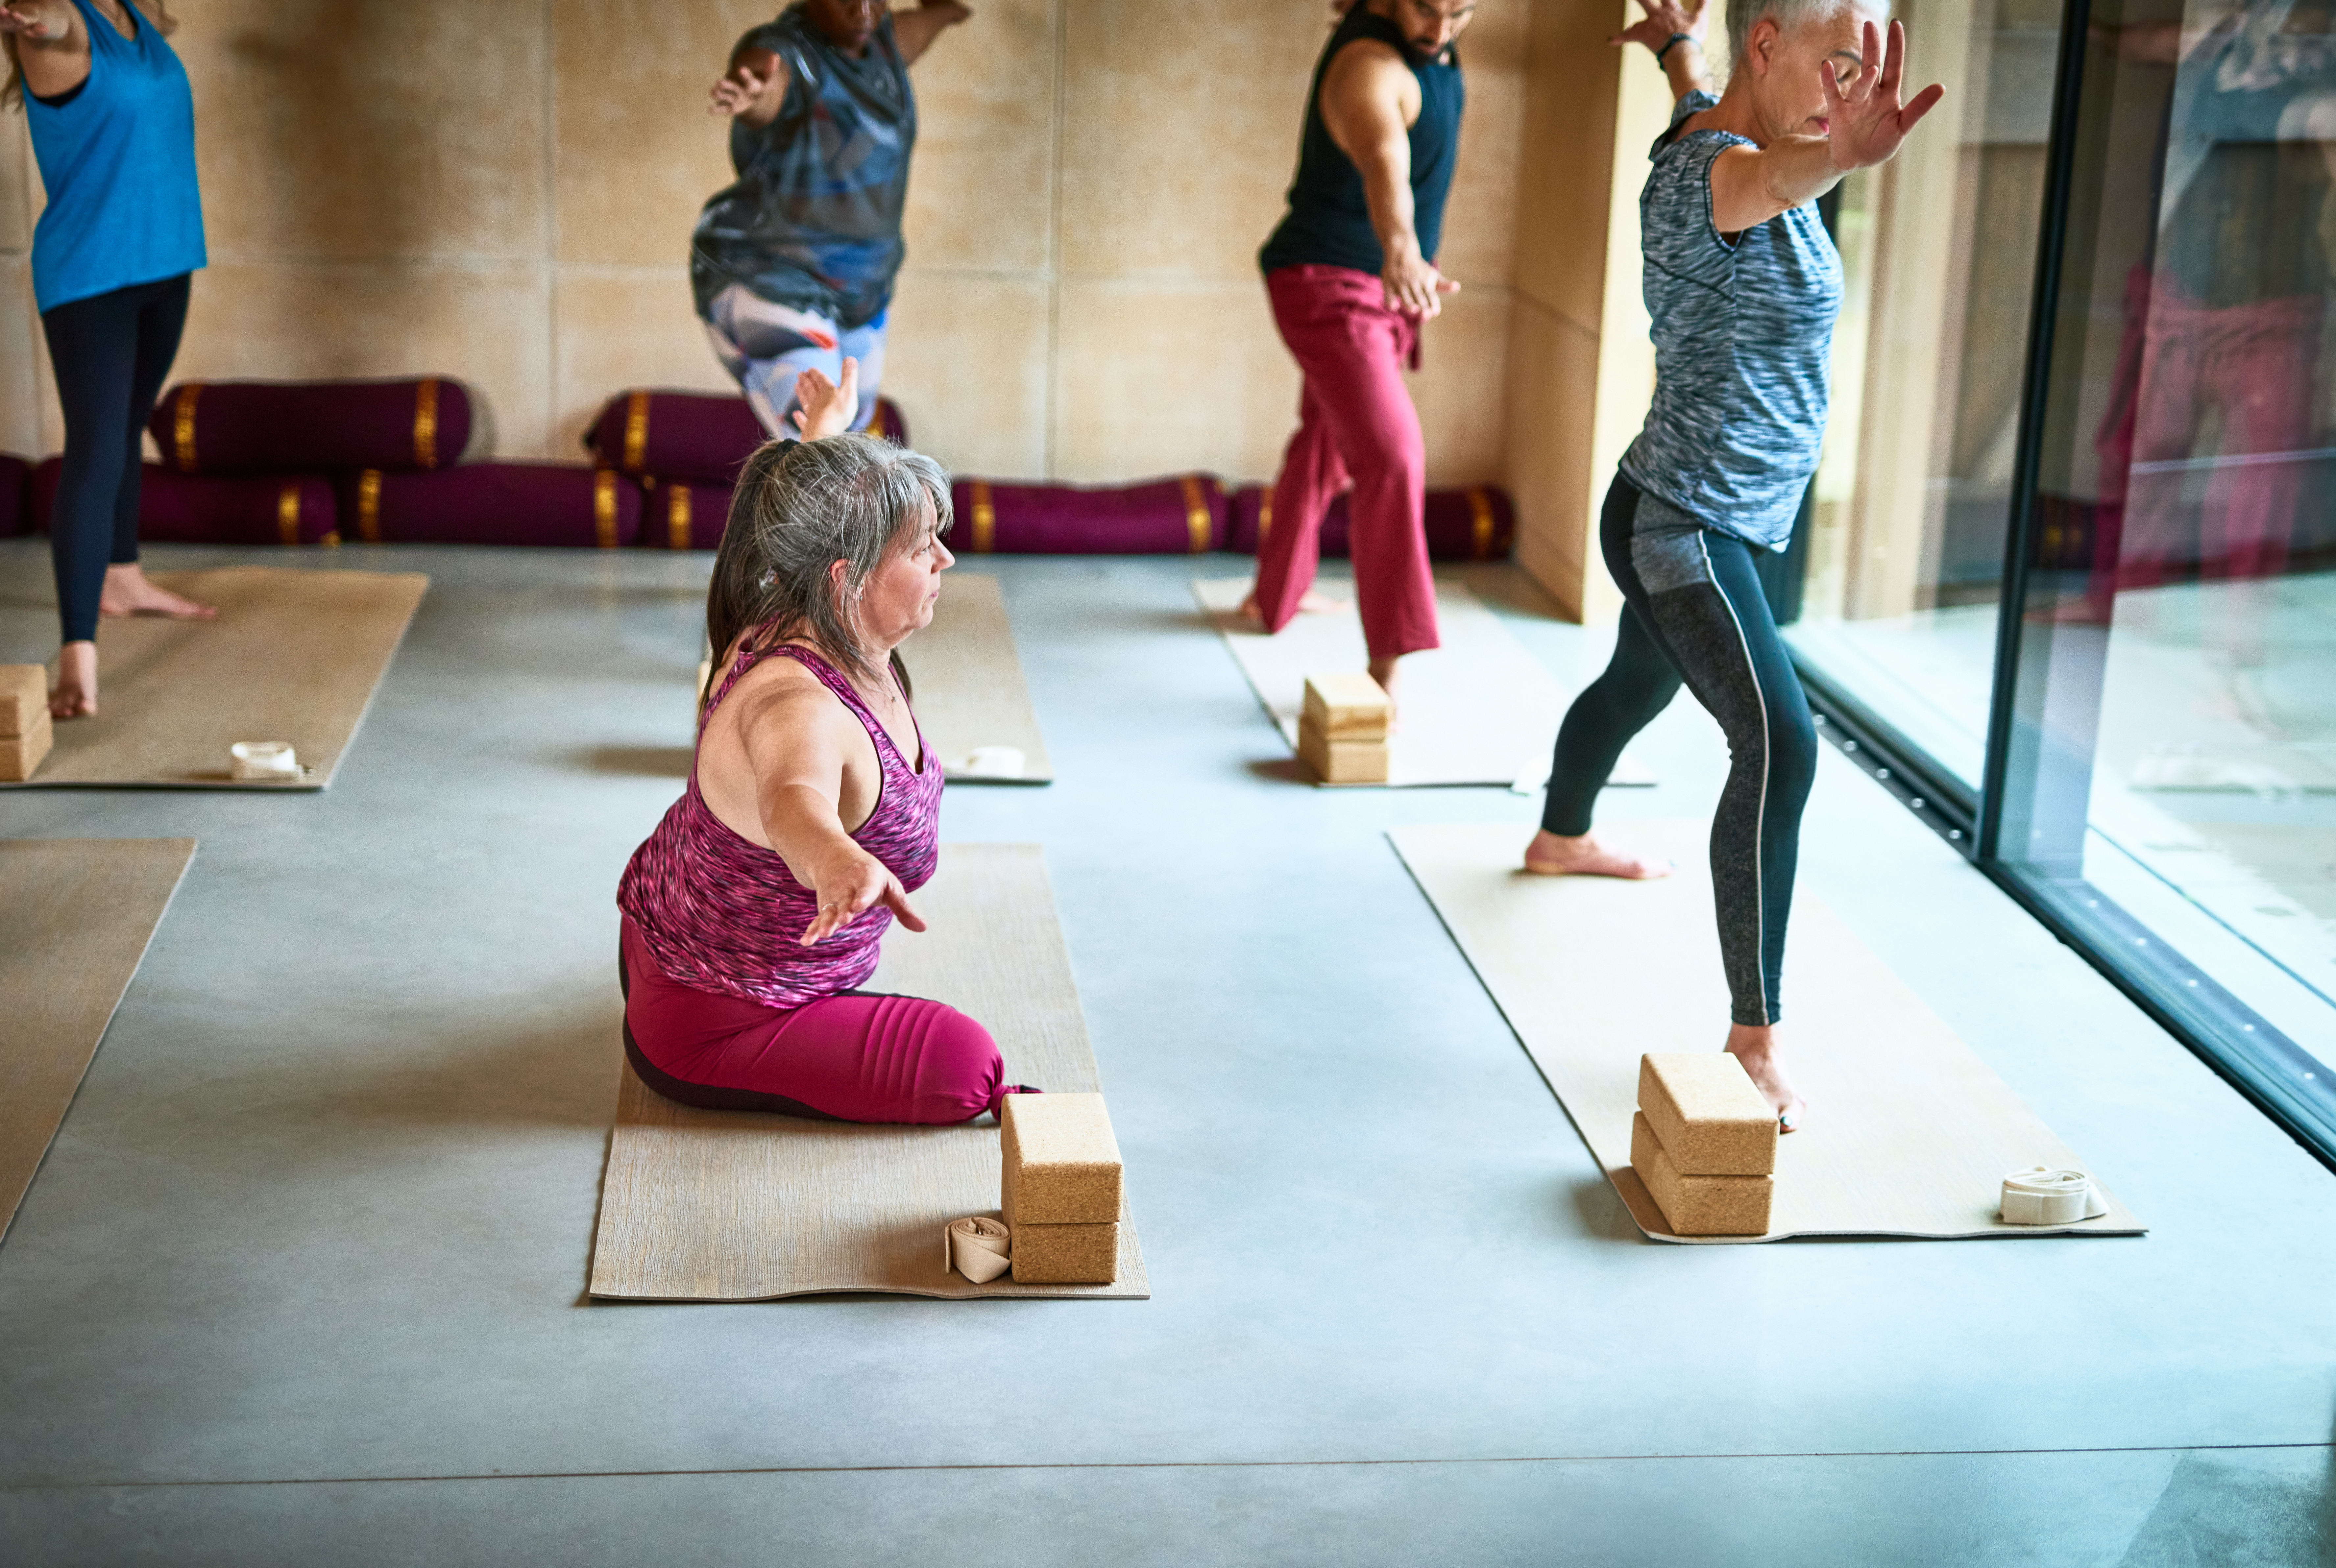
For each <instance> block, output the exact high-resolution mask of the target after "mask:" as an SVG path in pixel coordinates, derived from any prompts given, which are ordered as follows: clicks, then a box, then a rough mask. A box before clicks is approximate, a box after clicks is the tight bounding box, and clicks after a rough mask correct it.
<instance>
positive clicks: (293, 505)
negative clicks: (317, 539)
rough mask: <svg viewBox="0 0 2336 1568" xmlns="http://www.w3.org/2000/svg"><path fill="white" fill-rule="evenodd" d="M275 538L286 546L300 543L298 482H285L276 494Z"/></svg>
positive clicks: (295, 480)
mask: <svg viewBox="0 0 2336 1568" xmlns="http://www.w3.org/2000/svg"><path fill="white" fill-rule="evenodd" d="M276 537H277V539H279V540H282V541H284V542H285V543H286V544H297V543H299V542H300V482H299V481H298V480H297V479H294V480H287V481H285V482H284V485H283V487H282V488H281V489H279V490H278V491H277V492H276Z"/></svg>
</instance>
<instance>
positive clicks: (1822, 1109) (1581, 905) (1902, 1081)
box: [1387, 822, 2145, 1242]
mask: <svg viewBox="0 0 2336 1568" xmlns="http://www.w3.org/2000/svg"><path fill="white" fill-rule="evenodd" d="M1532 834H1533V829H1532V828H1531V826H1530V825H1523V826H1520V825H1514V824H1501V823H1468V824H1465V825H1450V826H1421V827H1400V828H1396V829H1394V830H1393V831H1391V832H1390V833H1388V835H1387V836H1388V837H1389V838H1391V839H1393V840H1394V841H1395V846H1396V850H1397V852H1398V853H1400V854H1401V855H1402V856H1403V859H1404V863H1405V864H1406V865H1407V866H1409V867H1410V868H1411V874H1412V875H1413V877H1414V878H1416V880H1417V881H1418V882H1419V885H1420V888H1421V890H1422V891H1425V892H1426V894H1427V897H1428V901H1430V902H1431V903H1433V904H1434V905H1435V906H1436V913H1437V914H1438V915H1439V916H1441V917H1442V918H1443V920H1444V924H1445V929H1447V930H1450V931H1451V933H1452V936H1453V940H1455V941H1457V942H1458V943H1459V944H1460V950H1461V951H1462V952H1463V953H1465V954H1466V955H1467V959H1468V961H1469V963H1470V964H1471V965H1473V966H1474V967H1475V970H1476V975H1477V978H1478V979H1481V980H1483V981H1484V989H1486V990H1488V991H1490V992H1491V993H1492V995H1493V1000H1494V1002H1495V1003H1496V1004H1497V1005H1498V1006H1499V1008H1500V1009H1501V1011H1502V1012H1503V1013H1504V1015H1506V1017H1507V1018H1508V1020H1509V1025H1510V1027H1512V1028H1514V1029H1515V1030H1516V1032H1517V1037H1518V1038H1519V1039H1520V1040H1522V1041H1523V1043H1524V1047H1525V1049H1526V1051H1527V1052H1529V1053H1530V1054H1531V1055H1532V1057H1533V1062H1534V1064H1535V1065H1536V1066H1539V1067H1540V1068H1541V1073H1542V1076H1543V1077H1544V1078H1546V1079H1547V1080H1548V1081H1549V1086H1550V1087H1551V1088H1552V1089H1553V1090H1555V1091H1556V1093H1557V1097H1558V1098H1559V1099H1560V1100H1561V1101H1562V1102H1563V1103H1564V1105H1565V1109H1566V1113H1567V1114H1568V1115H1571V1116H1572V1118H1573V1125H1575V1127H1576V1128H1578V1129H1579V1130H1580V1131H1581V1133H1582V1139H1583V1141H1584V1142H1586V1143H1587V1144H1589V1145H1590V1149H1591V1153H1592V1154H1596V1155H1597V1156H1598V1163H1599V1164H1601V1165H1602V1166H1603V1167H1604V1168H1605V1171H1606V1174H1607V1177H1608V1179H1609V1180H1611V1182H1612V1183H1614V1188H1615V1191H1616V1192H1618V1193H1621V1198H1622V1202H1623V1203H1625V1204H1627V1205H1628V1206H1629V1208H1630V1217H1631V1218H1632V1219H1633V1220H1636V1221H1637V1222H1638V1224H1639V1228H1640V1230H1641V1231H1643V1232H1646V1233H1647V1234H1648V1235H1649V1236H1650V1237H1653V1238H1654V1239H1655V1240H1657V1241H1664V1242H1684V1241H1695V1242H1759V1241H1771V1242H1773V1241H1778V1240H1781V1239H1783V1238H1785V1237H1788V1236H1916V1237H1929V1238H1933V1239H1945V1238H1950V1237H1961V1236H2039V1235H2059V1234H2080V1233H2081V1234H2094V1235H2127V1236H2131V1235H2140V1234H2142V1233H2143V1232H2144V1230H2145V1227H2144V1226H2143V1225H2142V1223H2141V1222H2140V1221H2138V1220H2136V1218H2135V1217H2134V1216H2133V1214H2132V1213H2130V1212H2129V1211H2128V1210H2127V1208H2126V1207H2125V1205H2123V1204H2122V1203H2118V1202H2117V1199H2116V1198H2115V1197H2114V1196H2112V1195H2111V1194H2110V1193H2108V1191H2107V1188H2105V1187H2104V1188H2101V1189H2100V1193H2101V1196H2102V1198H2103V1200H2104V1201H2105V1202H2106V1203H2107V1206H2108V1213H2106V1214H2104V1215H2102V1216H2101V1217H2100V1218H2098V1219H2095V1220H2088V1221H2083V1222H2078V1223H2076V1224H2072V1225H2065V1226H2059V1227H2047V1226H2039V1225H2007V1224H2005V1223H2003V1222H2001V1221H2000V1219H1998V1218H1997V1216H1996V1205H1997V1203H1998V1201H1999V1198H2000V1192H2001V1184H2002V1181H2003V1178H2004V1176H2005V1175H2007V1174H2010V1173H2011V1172H2013V1171H2017V1170H2024V1169H2026V1168H2028V1167H2029V1166H2032V1165H2048V1166H2051V1167H2054V1168H2056V1169H2057V1168H2062V1167H2068V1166H2078V1167H2081V1166H2082V1165H2083V1162H2082V1161H2080V1160H2078V1158H2077V1156H2076V1154H2074V1153H2073V1152H2072V1151H2071V1150H2070V1149H2069V1148H2068V1145H2067V1144H2063V1143H2062V1142H2061V1141H2060V1140H2059V1138H2057V1137H2055V1136H2054V1135H2053V1134H2052V1129H2051V1128H2049V1127H2048V1126H2046V1125H2044V1124H2043V1123H2042V1122H2041V1121H2039V1119H2038V1118H2037V1116H2036V1114H2035V1113H2034V1112H2033V1111H2030V1110H2029V1108H2028V1107H2027V1105H2024V1104H2022V1103H2021V1102H2020V1097H2019V1096H2017V1095H2015V1094H2013V1093H2012V1092H2011V1090H2010V1087H2009V1086H2007V1085H2006V1084H2005V1083H2004V1081H2003V1080H2002V1079H2001V1078H2000V1077H1998V1076H1996V1075H1995V1071H1994V1069H1993V1068H1991V1067H1990V1066H1988V1065H1987V1064H1986V1063H1985V1062H1983V1061H1981V1060H1980V1058H1979V1057H1978V1056H1977V1055H1976V1054H1974V1053H1973V1052H1972V1050H1971V1047H1968V1046H1966V1045H1964V1044H1963V1042H1962V1040H1961V1038H1960V1037H1958V1036H1957V1035H1956V1034H1955V1032H1954V1031H1953V1030H1952V1029H1951V1028H1949V1027H1947V1025H1946V1023H1945V1021H1944V1020H1943V1019H1942V1018H1940V1017H1939V1016H1938V1015H1937V1014H1936V1013H1934V1012H1932V1010H1931V1008H1930V1007H1929V1006H1928V1004H1926V1003H1925V1002H1924V1001H1923V1000H1922V998H1920V997H1919V996H1916V995H1915V994H1914V992H1913V990H1912V989H1910V988H1909V987H1908V986H1907V985H1906V983H1905V982H1904V981H1903V980H1901V979H1899V978H1898V977H1897V976H1896V975H1895V974H1893V972H1892V971H1891V969H1890V968H1889V966H1888V965H1886V964H1884V963H1883V961H1882V960H1881V959H1879V958H1877V957H1876V956H1875V955H1874V950H1872V949H1871V948H1868V947H1867V946H1866V945H1865V944H1864V942H1863V941H1860V940H1858V938H1857V934H1856V933H1855V932H1854V931H1853V930H1850V928H1849V927H1848V925H1847V924H1846V923H1844V921H1843V920H1842V919H1841V917H1840V916H1838V915H1836V914H1835V913H1834V912H1833V911H1831V910H1829V909H1827V908H1826V907H1825V905H1824V903H1822V902H1821V901H1818V900H1817V899H1815V898H1814V897H1812V896H1810V895H1809V894H1808V893H1807V892H1806V891H1803V892H1800V893H1798V894H1796V897H1795V898H1794V901H1793V923H1792V930H1791V933H1790V936H1789V938H1788V940H1787V946H1786V984H1787V986H1788V988H1789V989H1788V991H1787V993H1786V1007H1787V1011H1786V1025H1785V1027H1786V1035H1785V1039H1786V1048H1787V1049H1788V1050H1789V1051H1790V1052H1791V1057H1790V1058H1789V1059H1790V1061H1791V1063H1792V1067H1793V1074H1794V1078H1795V1082H1796V1084H1797V1085H1798V1086H1799V1088H1800V1091H1801V1093H1802V1094H1804V1095H1806V1096H1808V1099H1809V1120H1808V1124H1807V1125H1806V1126H1805V1127H1804V1128H1803V1129H1802V1130H1801V1131H1799V1132H1796V1133H1794V1134H1793V1135H1790V1136H1789V1137H1786V1138H1784V1139H1781V1140H1780V1141H1779V1144H1778V1152H1777V1164H1776V1202H1775V1205H1774V1208H1773V1210H1772V1212H1771V1214H1770V1224H1771V1226H1772V1229H1771V1230H1770V1231H1769V1232H1768V1234H1767V1235H1766V1236H1693V1237H1689V1236H1675V1235H1672V1234H1670V1233H1669V1231H1668V1230H1667V1229H1666V1228H1665V1223H1664V1221H1663V1217H1662V1212H1661V1211H1660V1209H1658V1208H1657V1207H1656V1206H1655V1204H1654V1203H1653V1201H1652V1200H1651V1199H1650V1198H1649V1197H1648V1195H1647V1193H1646V1190H1645V1189H1644V1188H1643V1187H1642V1186H1640V1183H1639V1179H1638V1177H1637V1176H1636V1175H1634V1174H1632V1173H1631V1170H1630V1113H1631V1110H1632V1108H1633V1107H1634V1105H1636V1103H1637V1097H1638V1077H1639V1057H1640V1056H1641V1055H1642V1054H1644V1053H1645V1052H1648V1051H1696V1050H1705V1049H1710V1050H1717V1049H1718V1047H1719V1045H1720V1043H1721V1042H1722V1041H1723V1040H1724V1039H1725V1038H1726V1035H1727V1027H1728V990H1727V987H1726V985H1725V983H1724V981H1723V980H1722V979H1721V976H1720V969H1719V943H1718V934H1717V932H1716V930H1715V927H1714V922H1713V918H1712V909H1711V881H1710V876H1709V873H1708V870H1707V869H1706V864H1705V862H1706V859H1707V854H1708V851H1707V836H1708V827H1707V825H1706V824H1704V823H1684V822H1634V823H1626V824H1623V825H1621V826H1620V827H1618V828H1616V829H1615V832H1614V836H1615V838H1616V840H1617V841H1618V842H1621V843H1624V844H1627V846H1628V847H1629V848H1630V849H1632V850H1634V851H1643V852H1655V853H1659V854H1663V855H1667V856H1669V858H1670V859H1671V861H1672V862H1673V863H1674V864H1675V865H1676V866H1677V867H1678V868H1679V869H1678V870H1677V871H1675V872H1673V873H1672V874H1671V875H1670V876H1668V877H1665V878H1662V879H1660V880H1659V881H1644V882H1630V881H1614V880H1613V879H1611V878H1607V877H1536V876H1529V875H1527V874H1525V873H1524V872H1521V871H1519V870H1518V869H1517V867H1518V863H1519V861H1520V859H1521V858H1522V856H1523V851H1524V845H1525V841H1526V840H1527V839H1529V838H1530V837H1532ZM2093 1174H2094V1176H2095V1178H2096V1181H2097V1182H2098V1175H2099V1173H2098V1172H2095V1173H2093Z"/></svg>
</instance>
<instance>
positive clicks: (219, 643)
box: [5, 566, 430, 790]
mask: <svg viewBox="0 0 2336 1568" xmlns="http://www.w3.org/2000/svg"><path fill="white" fill-rule="evenodd" d="M154 580H155V581H156V582H159V583H161V584H162V585H163V586H164V587H166V588H170V589H173V590H175V591H177V592H179V593H183V594H186V595H188V596H189V597H190V598H193V599H201V600H203V601H205V602H207V603H209V604H213V605H216V606H218V607H219V618H218V619H217V620H162V619H157V618H148V617H143V616H141V617H138V618H134V619H128V620H108V621H106V622H104V623H103V624H102V626H100V627H99V628H98V633H97V651H98V687H97V690H98V704H97V716H96V717H94V718H83V719H74V720H73V721H72V722H71V723H68V724H60V725H58V726H56V749H55V750H54V751H52V752H51V753H50V754H49V756H48V760H47V761H45V762H44V763H43V764H41V765H40V766H39V767H37V768H35V769H34V771H33V776H32V779H31V780H30V782H29V783H26V784H13V785H8V786H5V787H8V788H14V789H37V788H41V787H44V786H51V785H92V786H100V787H102V786H109V785H110V786H115V787H120V786H124V785H128V786H137V787H145V788H154V789H235V790H320V789H323V788H324V787H325V786H326V784H331V783H332V782H333V772H334V770H335V769H336V768H337V767H339V766H340V763H341V755H342V753H344V752H345V751H346V750H347V749H348V745H349V739H350V737H351V736H352V735H355V733H356V728H357V726H358V724H359V723H360V722H361V721H362V720H363V719H364V718H365V709H366V707H367V706H370V705H371V704H372V702H373V695H374V692H375V690H376V689H377V688H378V687H380V685H381V677H382V675H383V673H384V671H386V670H387V669H388V668H389V661H390V657H391V656H392V655H393V654H394V653H396V651H397V645H398V643H399V641H400V640H401V639H402V638H404V636H405V628H406V625H407V623H408V622H410V621H411V620H412V619H413V618H414V609H415V607H417V606H418V605H420V604H421V602H422V595H423V589H427V588H428V587H429V586H430V579H428V578H427V577H424V576H423V575H422V574H420V573H418V572H404V571H400V572H383V571H296V570H287V569H286V568H282V567H270V566H229V567H221V568H219V569H218V570H211V571H166V572H156V573H155V574H154ZM268 740H273V741H289V742H290V743H291V745H292V748H293V755H295V756H296V757H297V760H298V761H299V762H300V764H301V765H302V766H303V767H304V768H305V769H306V772H305V773H304V774H303V776H301V777H300V778H297V779H287V780H283V781H275V780H248V779H238V778H236V777H234V776H233V775H232V774H231V773H230V771H229V770H230V769H231V767H232V766H233V759H232V758H231V757H230V756H229V751H228V748H229V747H230V746H232V745H235V744H236V743H237V742H238V741H268Z"/></svg>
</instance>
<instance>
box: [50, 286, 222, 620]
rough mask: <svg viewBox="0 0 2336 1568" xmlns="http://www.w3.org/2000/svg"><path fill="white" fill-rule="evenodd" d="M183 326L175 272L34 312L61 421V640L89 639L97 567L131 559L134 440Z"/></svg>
mask: <svg viewBox="0 0 2336 1568" xmlns="http://www.w3.org/2000/svg"><path fill="white" fill-rule="evenodd" d="M186 325H187V275H186V274H185V273H183V272H182V273H180V275H179V276H178V277H176V278H164V279H163V280H162V281H161V282H160V283H138V284H132V285H131V287H128V288H117V289H115V290H113V291H112V293H110V294H100V295H95V296H92V297H90V298H88V299H74V300H69V301H67V302H66V303H65V304H63V305H59V306H55V307H52V308H50V309H48V310H46V311H44V312H43V313H42V315H41V327H42V330H43V331H44V333H45V334H46V336H47V337H48V340H49V360H50V363H51V364H52V365H54V368H55V370H56V375H57V401H58V402H59V403H61V404H63V406H64V415H65V462H64V472H63V473H62V474H61V475H59V477H58V480H57V500H56V505H55V507H54V510H53V511H51V513H50V516H49V554H50V556H51V558H52V560H54V564H55V567H56V574H57V610H58V614H59V617H60V618H62V620H63V623H64V640H65V641H67V642H91V641H94V640H95V639H96V637H97V601H98V596H99V595H100V594H101V593H102V591H103V590H104V588H105V569H106V567H107V566H108V565H121V564H125V563H127V562H130V561H133V560H137V559H138V482H139V480H140V478H141V471H142V466H143V464H142V462H141V449H140V446H139V443H140V441H141V438H142V437H143V436H144V435H145V433H146V421H147V419H148V418H149V417H150V416H151V414H153V412H154V400H155V399H156V398H158V397H160V396H161V394H162V382H163V378H164V377H166V376H168V375H170V361H171V360H173V359H175V358H176V357H178V353H179V335H180V332H181V331H183V330H184V329H185V327H186Z"/></svg>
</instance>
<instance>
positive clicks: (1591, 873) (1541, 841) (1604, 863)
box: [1525, 829, 1671, 881]
mask: <svg viewBox="0 0 2336 1568" xmlns="http://www.w3.org/2000/svg"><path fill="white" fill-rule="evenodd" d="M1525 870H1527V871H1529V872H1534V873H1535V874H1537V875H1540V876H1544V877H1621V878H1622V879H1623V880H1624V881H1650V880H1652V879H1653V878H1656V877H1667V876H1669V875H1670V874H1671V862H1669V861H1650V860H1648V859H1646V858H1645V857H1644V856H1641V855H1626V854H1623V853H1621V852H1619V851H1616V850H1610V849H1608V848H1607V847H1606V846H1605V845H1604V844H1601V843H1600V842H1598V841H1597V839H1596V838H1594V837H1592V836H1591V834H1589V833H1583V834H1582V836H1581V837H1579V838H1564V837H1561V836H1560V835H1558V834H1556V833H1551V832H1549V831H1548V830H1546V829H1543V831H1542V832H1540V833H1535V834H1533V842H1531V843H1529V844H1527V845H1526V846H1525Z"/></svg>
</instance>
